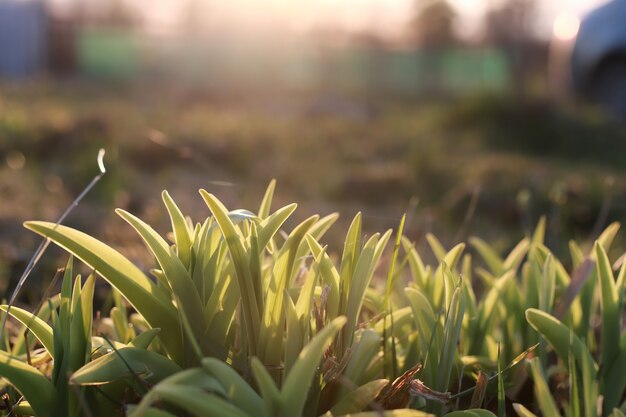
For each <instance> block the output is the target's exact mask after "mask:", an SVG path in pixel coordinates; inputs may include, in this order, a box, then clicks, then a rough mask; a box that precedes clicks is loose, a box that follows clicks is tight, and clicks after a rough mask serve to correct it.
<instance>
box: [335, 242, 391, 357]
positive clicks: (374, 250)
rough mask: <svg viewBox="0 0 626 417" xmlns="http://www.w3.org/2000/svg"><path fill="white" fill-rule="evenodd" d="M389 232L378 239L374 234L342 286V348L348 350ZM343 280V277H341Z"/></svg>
mask: <svg viewBox="0 0 626 417" xmlns="http://www.w3.org/2000/svg"><path fill="white" fill-rule="evenodd" d="M390 236H391V231H388V232H387V233H385V234H384V235H383V236H382V237H380V238H379V236H378V234H374V235H373V236H372V237H371V238H370V239H369V240H368V241H367V243H366V244H365V246H363V249H362V251H360V255H359V259H358V261H357V263H356V265H355V267H354V273H353V275H352V276H351V277H349V278H348V279H349V280H350V284H349V285H347V284H344V291H345V289H346V288H347V287H348V298H347V300H346V309H345V314H346V317H347V319H348V322H347V324H346V326H345V327H344V329H343V331H342V347H343V349H346V348H348V347H349V346H350V345H351V344H352V339H353V337H354V330H355V328H356V325H357V321H358V318H359V314H360V312H361V308H362V306H363V301H364V298H365V292H366V290H367V288H368V286H369V284H370V281H371V279H372V275H373V273H374V268H375V266H376V265H377V264H378V261H379V260H380V256H381V255H382V248H383V247H384V246H385V245H386V244H387V241H388V240H389V237H390ZM341 279H342V280H343V279H344V277H343V276H342V277H341Z"/></svg>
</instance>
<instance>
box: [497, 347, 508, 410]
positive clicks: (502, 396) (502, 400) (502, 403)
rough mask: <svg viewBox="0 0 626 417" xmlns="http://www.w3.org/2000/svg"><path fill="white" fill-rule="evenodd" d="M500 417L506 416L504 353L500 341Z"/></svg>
mask: <svg viewBox="0 0 626 417" xmlns="http://www.w3.org/2000/svg"><path fill="white" fill-rule="evenodd" d="M498 417H506V393H505V391H504V375H502V355H501V349H500V344H499V343H498Z"/></svg>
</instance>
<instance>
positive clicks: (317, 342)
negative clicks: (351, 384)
mask: <svg viewBox="0 0 626 417" xmlns="http://www.w3.org/2000/svg"><path fill="white" fill-rule="evenodd" d="M345 324H346V318H345V317H337V318H336V319H334V320H333V321H332V322H330V323H329V324H328V325H327V326H326V327H324V328H323V329H322V330H321V331H320V332H319V333H317V334H316V335H315V337H313V339H311V341H310V342H309V343H308V344H307V345H306V346H305V347H304V349H302V352H300V355H299V357H298V360H297V361H296V363H295V364H294V365H293V367H292V368H291V372H289V374H288V375H287V378H286V379H285V383H284V384H283V389H282V392H281V400H282V403H283V405H284V407H285V408H284V410H285V411H287V412H288V413H289V414H286V415H291V416H293V415H298V416H299V415H301V414H302V410H303V408H304V404H305V402H306V398H307V394H308V391H309V387H310V386H311V383H312V380H313V376H314V375H315V370H316V369H317V367H318V366H319V362H320V360H321V358H322V355H323V354H324V351H325V350H326V348H327V347H328V346H329V345H330V343H331V342H332V341H333V339H334V338H335V336H336V335H337V333H338V332H339V330H340V329H341V328H342V327H343V326H344V325H345Z"/></svg>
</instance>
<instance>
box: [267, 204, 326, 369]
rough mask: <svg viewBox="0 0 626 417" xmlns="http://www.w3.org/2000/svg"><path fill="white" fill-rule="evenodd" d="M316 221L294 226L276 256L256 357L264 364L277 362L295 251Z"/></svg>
mask: <svg viewBox="0 0 626 417" xmlns="http://www.w3.org/2000/svg"><path fill="white" fill-rule="evenodd" d="M317 220H318V217H317V216H312V217H309V218H308V219H306V220H305V221H303V222H302V223H300V224H299V225H298V226H296V228H295V229H294V230H293V231H292V232H291V234H290V235H289V237H288V238H287V240H286V241H285V244H284V245H283V247H282V248H281V249H280V251H279V252H278V254H277V256H276V260H275V262H274V265H273V268H272V273H271V275H270V284H269V288H268V290H267V293H266V298H265V306H266V309H265V311H264V314H263V322H262V327H261V331H260V337H259V357H260V359H261V360H262V361H263V363H264V364H265V365H270V366H272V365H273V366H277V365H279V364H280V359H281V357H282V349H281V347H282V339H283V329H284V326H285V324H284V320H285V307H284V303H283V302H284V292H285V290H287V289H289V287H290V286H291V279H292V276H293V269H294V266H295V262H296V259H295V256H296V251H297V250H298V247H299V246H300V242H302V240H303V239H304V236H305V235H306V233H307V231H308V230H309V229H310V228H311V226H312V225H313V224H314V223H315V222H316V221H317Z"/></svg>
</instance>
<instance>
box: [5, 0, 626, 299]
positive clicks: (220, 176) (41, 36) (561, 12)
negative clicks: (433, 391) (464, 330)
mask: <svg viewBox="0 0 626 417" xmlns="http://www.w3.org/2000/svg"><path fill="white" fill-rule="evenodd" d="M625 3H626V1H625V0H614V1H612V2H610V3H607V2H605V1H601V0H560V1H558V0H541V1H539V0H448V1H446V0H387V1H382V0H318V1H286V0H231V1H228V2H223V1H215V0H161V1H158V2H153V1H152V2H149V1H145V0H97V1H96V0H48V1H43V0H0V197H1V198H2V203H1V204H0V277H2V279H1V280H0V293H5V291H7V290H9V289H10V288H11V287H12V286H13V285H14V283H15V280H16V278H17V277H19V275H20V274H21V272H22V271H23V269H24V266H25V263H26V262H27V260H28V259H29V257H30V256H31V254H32V252H33V251H34V248H35V247H36V245H37V239H36V238H35V237H34V236H33V235H32V234H30V233H29V232H28V231H26V230H24V229H23V228H22V222H23V221H24V220H31V219H41V220H50V221H53V220H55V219H56V218H57V217H58V216H59V215H60V213H62V211H63V210H64V208H65V207H66V206H67V205H68V204H69V203H70V202H71V201H72V199H73V198H74V197H75V196H77V195H78V193H80V191H81V190H82V188H83V187H84V186H85V185H86V184H87V183H88V182H89V181H90V180H91V178H92V177H93V176H94V175H96V174H97V166H96V162H95V158H96V154H97V150H98V149H99V148H100V147H104V148H105V149H106V150H107V155H106V158H105V162H106V165H107V168H108V172H107V174H106V175H105V177H104V178H103V180H102V181H101V182H100V183H99V184H98V185H97V187H96V188H95V189H94V190H93V191H92V192H91V193H90V194H89V195H88V196H87V198H86V199H85V200H84V201H83V202H82V203H81V205H80V206H79V207H78V208H76V209H75V210H74V211H73V212H72V214H71V215H70V217H69V218H68V220H67V221H66V223H67V224H69V225H71V226H74V227H77V228H80V229H81V230H84V231H87V232H89V233H91V234H93V235H94V236H96V237H98V238H99V239H101V240H103V241H105V242H107V243H109V244H111V245H112V246H114V247H116V248H118V249H120V250H121V251H123V252H124V253H125V254H127V255H128V256H129V257H131V258H132V259H133V260H135V261H136V262H139V264H140V265H142V266H143V267H144V268H146V269H147V268H149V267H150V266H151V262H152V261H151V260H150V259H146V258H145V256H146V255H145V251H144V250H143V248H142V246H141V244H140V242H139V240H138V239H137V238H136V237H135V236H134V234H133V232H132V231H131V230H130V227H128V226H127V225H125V224H124V223H123V221H122V220H121V219H119V218H117V217H116V216H115V214H114V213H113V208H115V207H122V208H125V209H127V210H130V211H131V212H133V213H134V214H136V215H138V216H139V217H141V218H143V219H144V220H146V221H147V222H149V223H151V224H154V225H155V226H156V228H157V230H159V231H160V232H162V233H165V232H166V230H167V227H168V221H167V218H166V212H165V210H164V208H163V207H162V204H161V202H160V191H161V190H162V189H168V190H169V191H170V193H171V194H172V196H173V197H174V199H175V200H176V201H177V202H178V203H179V205H180V206H181V208H182V210H183V211H184V212H185V213H188V214H189V215H191V216H192V218H193V220H194V221H201V220H202V219H204V218H205V217H206V216H207V215H208V209H207V208H206V207H204V205H203V203H202V200H201V198H200V197H199V195H198V193H197V190H198V189H199V188H206V189H207V190H209V191H211V192H213V193H215V194H216V195H218V196H219V197H220V198H221V199H223V201H224V202H225V203H226V204H227V206H228V207H229V208H232V209H234V208H248V209H252V210H256V208H257V206H258V204H259V202H260V199H261V197H262V195H263V192H264V190H265V187H266V186H267V184H268V183H269V181H270V180H271V179H272V178H276V179H277V180H278V187H277V197H276V201H275V208H276V207H278V206H279V205H283V204H287V203H289V202H292V201H297V202H299V204H300V208H299V210H298V212H297V215H296V219H303V218H304V217H307V216H308V215H310V214H313V213H321V214H328V213H330V212H335V211H336V212H339V213H340V215H341V219H340V221H339V224H338V225H336V226H335V227H334V228H333V230H332V231H331V232H330V233H329V235H328V237H327V242H328V243H329V244H330V245H331V248H330V251H338V250H340V248H341V246H340V245H341V244H342V237H343V235H344V234H345V231H346V229H347V224H348V223H349V222H350V220H351V219H352V217H353V216H354V215H355V214H356V213H357V212H358V211H362V212H363V214H364V222H365V229H366V230H368V231H369V232H370V233H371V232H373V231H382V230H384V229H385V228H388V227H396V226H397V225H398V223H399V221H400V218H401V216H402V214H403V213H408V215H409V222H408V226H407V233H408V235H409V237H410V238H412V239H414V240H416V241H417V242H418V244H422V243H423V242H424V236H425V235H426V234H427V233H429V232H432V233H435V234H436V235H437V236H438V237H439V238H440V239H441V241H442V242H443V243H444V245H451V244H452V243H455V242H457V241H459V240H465V239H467V237H468V236H472V235H479V236H481V237H482V238H483V239H485V240H488V241H490V242H493V243H495V244H496V245H497V246H498V247H500V248H501V249H502V250H505V249H507V248H510V247H511V246H512V245H513V244H515V243H516V242H517V241H518V240H519V239H521V238H522V237H523V236H524V234H527V233H529V232H530V231H531V230H532V228H533V227H534V225H535V224H536V222H537V221H538V220H539V218H540V216H542V215H545V216H546V217H547V219H548V236H547V238H548V242H549V243H550V244H551V245H553V247H554V248H555V251H556V252H557V253H558V252H559V251H561V254H563V253H566V251H567V242H568V239H570V238H576V239H582V240H585V241H587V240H589V239H591V238H593V237H594V236H596V235H597V234H598V233H599V231H601V229H602V228H603V227H604V226H605V225H606V224H608V222H610V221H614V220H622V219H624V218H625V217H626V193H625V191H626V176H624V175H623V174H624V172H623V170H624V154H625V152H626V135H625V132H624V128H623V121H624V120H626V31H625V30H624V29H622V26H623V25H622V23H621V22H623V21H624V19H626V7H625ZM621 247H622V248H623V247H624V245H623V242H622V246H621ZM55 253H56V254H58V253H60V252H54V251H52V252H51V254H49V255H48V256H47V259H49V262H48V263H49V264H50V265H49V266H48V265H47V264H46V265H43V266H41V267H40V268H39V269H40V270H39V271H38V272H37V273H36V274H35V275H34V276H33V280H35V281H36V280H43V281H45V280H49V279H50V278H51V277H52V275H53V273H52V272H51V271H54V268H55V267H56V266H57V265H58V264H59V262H57V261H56V260H55V255H54V254H55ZM34 297H35V298H37V297H38V295H35V296H34Z"/></svg>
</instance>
